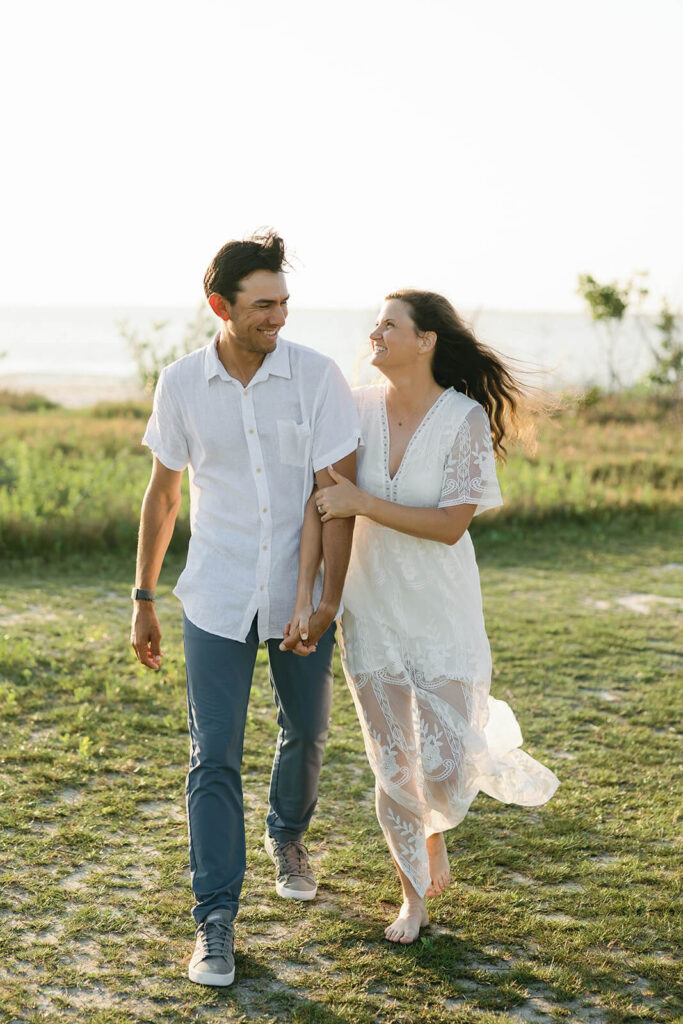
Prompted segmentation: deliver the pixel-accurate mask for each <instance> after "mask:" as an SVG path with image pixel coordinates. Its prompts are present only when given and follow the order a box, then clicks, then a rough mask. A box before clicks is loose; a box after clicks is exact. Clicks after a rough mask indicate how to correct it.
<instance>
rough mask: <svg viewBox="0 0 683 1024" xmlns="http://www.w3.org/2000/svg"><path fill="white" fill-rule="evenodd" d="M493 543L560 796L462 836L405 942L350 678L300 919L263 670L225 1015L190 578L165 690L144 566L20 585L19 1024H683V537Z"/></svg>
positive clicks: (13, 652)
mask: <svg viewBox="0 0 683 1024" xmlns="http://www.w3.org/2000/svg"><path fill="white" fill-rule="evenodd" d="M50 415H52V414H50ZM112 423H113V424H114V425H115V426H116V429H117V430H118V429H120V428H119V421H118V420H113V421H110V424H109V425H110V426H111V424H112ZM89 429H90V428H89ZM121 436H123V435H121ZM105 441H106V436H105V434H103V435H102V438H101V442H102V443H105ZM135 457H137V456H135ZM138 499H139V494H138ZM639 523H640V525H638V524H639ZM643 524H644V525H643ZM475 543H476V545H477V549H478V554H479V561H480V566H481V572H482V584H483V589H484V596H485V612H486V617H487V625H488V630H489V634H490V637H491V645H492V649H493V654H494V663H495V677H494V681H493V688H492V690H493V693H494V695H496V696H499V697H502V698H504V699H506V700H508V701H509V702H510V703H511V705H512V706H513V708H514V709H515V710H516V712H517V715H518V717H519V719H520V722H521V725H522V729H523V732H524V737H525V749H527V750H528V751H529V752H530V753H531V754H533V755H534V756H536V757H538V758H539V759H540V760H542V761H544V762H545V763H546V764H548V765H549V766H550V767H552V768H553V769H554V770H555V771H556V772H557V774H558V775H559V776H560V779H561V781H562V785H561V787H560V789H559V790H558V793H557V794H556V796H555V798H554V799H553V800H552V801H551V802H550V803H549V804H548V805H547V806H546V807H544V808H541V809H524V808H517V807H506V806H503V805H499V804H497V803H496V802H495V801H493V800H490V799H488V798H486V797H484V796H480V797H478V798H477V800H476V801H475V803H474V805H473V808H472V811H471V812H470V814H469V815H468V816H467V818H466V819H465V821H464V822H463V823H462V824H461V826H460V827H459V828H457V829H455V830H453V831H452V832H450V833H449V834H448V847H449V851H450V854H451V863H452V869H453V874H454V882H453V885H452V886H451V887H450V889H449V890H448V891H447V893H446V895H444V896H443V897H442V898H440V899H439V900H433V901H431V914H432V925H431V927H430V928H429V929H428V930H427V931H426V932H424V933H423V936H422V939H421V941H420V942H419V943H416V944H415V945H414V946H411V947H407V948H396V947H394V946H392V945H390V944H388V943H387V942H386V941H385V940H384V939H383V929H384V926H385V924H386V923H387V921H388V919H389V918H390V916H391V915H392V913H393V912H394V911H395V909H396V907H397V903H398V899H399V892H398V887H397V884H396V882H395V879H394V875H393V871H392V868H391V865H390V862H389V859H388V855H387V852H386V849H385V846H384V843H383V840H382V838H381V834H380V830H379V826H378V824H377V822H376V819H375V816H374V809H373V786H372V777H371V773H370V770H369V768H368V766H367V763H366V760H365V756H364V753H363V749H362V741H361V737H360V732H359V728H358V725H357V721H356V717H355V712H354V710H353V707H352V703H351V699H350V696H349V694H348V692H347V690H346V686H345V684H344V682H343V680H342V678H341V675H340V674H339V671H338V665H337V677H336V691H335V703H334V711H333V722H332V730H331V735H330V741H329V745H328V749H327V756H326V762H325V766H324V769H323V775H322V778H321V800H320V805H319V810H318V813H317V814H316V817H315V818H314V823H313V826H312V828H311V830H310V833H309V842H310V846H311V849H312V852H313V856H314V859H315V862H316V866H317V872H318V876H319V880H320V893H319V897H318V899H317V900H316V902H314V903H313V904H310V905H307V906H297V905H292V904H291V903H290V902H286V903H285V902H284V901H282V900H280V899H279V898H278V897H277V896H276V895H275V892H274V885H273V872H272V865H271V863H270V861H269V860H268V858H267V857H266V855H265V853H264V851H263V849H262V845H261V840H262V834H263V819H264V816H265V812H266V802H267V787H268V776H269V765H270V760H271V757H272V751H273V745H274V739H275V734H276V726H275V715H274V709H273V706H272V700H271V696H270V690H269V685H268V679H267V670H266V664H265V661H264V654H263V652H260V657H259V663H258V668H257V673H256V679H255V685H254V689H253V694H252V702H251V706H250V715H249V722H248V732H247V740H246V745H245V758H244V788H245V803H246V818H247V843H248V864H249V866H248V875H247V879H246V882H245V887H244V892H243V905H242V910H241V913H240V917H239V921H238V929H237V947H236V960H237V980H236V983H235V985H234V986H233V987H232V989H230V990H227V991H219V990H211V989H205V988H200V987H198V986H195V985H192V984H191V983H190V982H189V981H187V980H186V978H185V973H184V972H185V966H186V963H187V960H188V958H189V954H190V951H191V948H192V939H193V936H192V923H191V918H190V915H189V910H190V906H191V893H190V891H189V886H188V880H187V847H186V834H185V822H184V808H183V782H184V772H185V763H186V756H187V738H186V726H185V705H184V680H183V666H182V651H181V639H180V621H179V620H180V616H179V609H178V606H177V603H176V602H175V600H174V599H173V598H172V597H171V595H170V587H171V584H172V582H173V581H174V579H175V577H176V575H177V573H178V571H179V568H180V561H179V559H178V557H177V556H175V557H174V556H171V557H170V558H169V560H168V564H167V566H166V568H165V572H164V577H163V581H162V586H161V593H162V597H161V600H160V614H161V619H162V627H163V629H164V645H165V650H166V659H165V663H164V669H163V673H162V675H161V676H156V675H152V674H150V673H146V672H145V670H143V669H142V668H141V667H139V666H137V665H136V664H135V662H134V661H133V659H132V656H131V655H130V653H129V650H128V646H127V630H128V617H129V612H130V607H129V606H130V602H129V600H128V597H127V594H128V589H129V585H130V578H131V572H132V563H133V554H132V550H131V551H130V552H129V553H128V554H127V555H126V556H125V557H122V556H119V555H118V554H117V553H116V551H114V553H113V554H110V555H109V556H108V557H100V556H96V555H93V554H91V555H89V556H87V557H84V558H82V559H72V560H70V561H64V562H62V563H58V564H55V565H49V564H45V562H40V561H36V560H30V559H26V560H25V561H24V562H23V563H16V564H15V566H14V568H12V569H11V570H6V571H5V572H4V573H2V574H1V575H0V588H1V590H0V593H1V594H2V597H1V598H0V644H1V647H0V702H1V704H2V707H3V708H4V715H3V718H4V719H5V724H4V727H3V749H2V754H1V756H0V789H2V800H1V802H0V852H1V860H0V883H1V884H2V897H1V898H0V916H1V917H2V931H1V932H0V949H1V954H2V957H1V963H2V966H1V967H0V1021H2V1022H3V1024H6V1022H10V1021H14V1022H22V1024H37V1022H39V1021H40V1022H45V1021H49V1022H50V1024H61V1022H63V1021H64V1022H67V1021H69V1022H71V1021H82V1020H87V1021H88V1022H93V1024H133V1022H135V1024H139V1022H143V1021H154V1022H157V1021H158V1022H164V1024H165V1022H168V1024H186V1022H195V1021H210V1022H219V1021H220V1022H223V1021H243V1022H263V1024H266V1022H272V1021H291V1022H296V1024H313V1022H321V1024H323V1022H324V1024H342V1022H343V1024H347V1022H348V1024H369V1022H373V1024H374V1022H375V1021H377V1022H383V1024H408V1022H411V1024H412V1022H417V1021H420V1022H427V1024H442V1022H443V1024H445V1022H446V1021H448V1022H455V1024H470V1022H477V1024H494V1022H495V1024H508V1022H512V1021H532V1022H534V1021H538V1022H550V1021H563V1020H566V1021H590V1022H593V1024H602V1022H607V1024H625V1022H631V1021H647V1022H648V1024H650V1022H651V1024H660V1022H673V1021H676V1020H680V1019H681V1014H682V1013H683V1005H682V1004H681V1001H680V1000H679V998H678V995H677V991H676V982H677V974H676V955H677V949H678V948H679V947H680V940H681V936H680V931H679V930H678V931H677V929H680V919H677V917H676V884H677V881H678V878H679V875H678V874H677V867H678V862H677V860H676V854H677V849H676V845H675V841H676V826H675V820H674V818H675V808H674V802H673V800H672V794H673V793H674V785H675V765H676V756H677V745H676V744H677V739H678V737H677V735H676V732H675V722H676V719H677V717H678V719H679V720H680V707H679V709H678V716H677V713H676V707H677V703H676V702H677V690H676V683H677V682H678V683H679V684H680V678H679V676H680V667H681V657H680V651H678V652H677V651H676V649H675V646H674V642H673V637H674V629H675V624H676V618H677V616H679V615H680V610H681V607H683V573H682V572H681V565H680V564H677V563H680V562H681V561H683V559H681V558H680V554H677V553H676V547H675V545H676V543H677V534H676V533H675V531H674V530H673V529H672V528H671V527H670V526H669V527H668V528H667V527H666V526H665V525H663V520H659V519H656V518H653V517H652V516H650V515H646V516H645V517H644V519H642V520H639V521H638V523H636V524H635V526H634V522H633V521H632V519H631V518H629V516H624V517H622V518H613V521H612V522H611V524H610V523H609V522H607V521H603V520H601V519H600V517H598V518H597V519H596V520H595V521H591V522H588V523H584V522H582V521H581V520H580V519H576V518H570V519H569V520H568V521H567V522H566V523H564V524H562V523H561V522H559V521H558V522H556V523H553V524H552V525H551V526H547V525H544V524H543V522H542V520H540V521H536V522H527V523H526V524H524V523H522V525H518V526H517V527H516V528H515V529H512V528H511V527H510V526H506V525H505V523H504V522H502V523H501V522H500V521H499V522H498V523H497V524H496V526H495V528H490V529H489V530H480V531H478V534H477V537H476V538H475ZM679 551H680V549H679ZM18 564H21V565H22V569H21V572H17V568H16V566H17V565H18ZM634 594H636V595H641V596H640V597H639V598H634V597H633V595H634ZM643 595H644V596H643ZM679 704H680V701H679Z"/></svg>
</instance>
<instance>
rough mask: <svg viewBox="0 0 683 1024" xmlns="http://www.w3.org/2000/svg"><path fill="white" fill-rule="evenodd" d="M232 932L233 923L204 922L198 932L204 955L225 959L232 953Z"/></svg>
mask: <svg viewBox="0 0 683 1024" xmlns="http://www.w3.org/2000/svg"><path fill="white" fill-rule="evenodd" d="M232 931H233V924H232V921H227V922H226V921H208V922H207V921H204V922H203V927H201V928H200V929H199V931H198V932H197V936H198V938H199V940H200V942H201V944H202V953H203V955H204V956H205V957H206V956H223V957H224V956H225V955H226V953H228V952H229V951H230V942H231V940H232Z"/></svg>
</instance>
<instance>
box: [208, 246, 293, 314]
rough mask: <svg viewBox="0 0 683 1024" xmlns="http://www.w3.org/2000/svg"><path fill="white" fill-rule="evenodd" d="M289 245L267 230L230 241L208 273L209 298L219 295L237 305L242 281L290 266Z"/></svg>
mask: <svg viewBox="0 0 683 1024" xmlns="http://www.w3.org/2000/svg"><path fill="white" fill-rule="evenodd" d="M288 265H289V264H288V263H287V259H286V257H285V243H284V242H283V241H282V239H281V238H280V236H279V235H278V234H276V232H275V231H273V230H270V229H269V230H267V231H263V232H261V233H257V234H254V235H252V236H251V238H246V239H245V240H244V241H242V242H239V241H237V242H227V243H226V244H225V245H224V246H223V248H222V249H219V251H218V252H217V253H216V255H215V256H214V258H213V259H212V260H211V263H210V264H209V267H208V269H207V271H206V273H205V274H204V291H205V293H206V297H207V299H208V297H209V295H211V293H212V292H216V293H217V294H218V295H222V297H223V298H224V299H225V300H226V301H227V302H235V301H236V299H237V293H238V291H239V290H240V282H241V281H243V280H244V278H245V277H248V276H249V274H253V273H254V271H255V270H270V271H272V272H273V273H274V274H278V273H280V272H281V271H284V268H285V267H286V266H288Z"/></svg>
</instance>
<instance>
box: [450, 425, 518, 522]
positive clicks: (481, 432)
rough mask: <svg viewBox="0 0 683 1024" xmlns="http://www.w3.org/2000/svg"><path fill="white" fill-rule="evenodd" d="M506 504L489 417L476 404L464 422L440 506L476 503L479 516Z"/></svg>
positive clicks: (451, 460)
mask: <svg viewBox="0 0 683 1024" xmlns="http://www.w3.org/2000/svg"><path fill="white" fill-rule="evenodd" d="M502 504H503V498H502V496H501V493H500V487H499V486H498V480H497V478H496V462H495V458H494V455H493V442H492V441H491V425H490V423H489V418H488V416H487V415H486V413H485V411H484V409H483V408H482V407H481V406H480V405H475V406H473V407H472V408H471V409H470V411H469V412H468V414H467V416H466V417H465V419H464V420H463V421H462V423H461V424H460V427H459V428H458V432H457V434H456V435H455V441H454V442H453V447H452V448H451V450H450V452H449V454H448V458H447V459H446V465H445V467H444V478H443V487H442V488H441V497H440V499H439V508H448V507H450V506H451V505H476V506H477V508H476V510H475V513H474V514H475V516H478V515H479V513H480V512H484V511H485V510H486V509H487V508H496V507H497V506H498V505H502Z"/></svg>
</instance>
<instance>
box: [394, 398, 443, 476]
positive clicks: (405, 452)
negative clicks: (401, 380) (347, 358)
mask: <svg viewBox="0 0 683 1024" xmlns="http://www.w3.org/2000/svg"><path fill="white" fill-rule="evenodd" d="M452 390H453V389H452V388H446V389H445V390H444V391H442V392H441V394H440V395H439V397H438V398H436V399H435V400H434V401H433V402H432V404H431V405H430V406H429V408H428V409H427V412H426V413H425V414H424V416H423V417H422V419H421V420H420V422H419V423H418V425H417V426H416V427H415V430H414V431H413V433H412V434H411V435H410V438H409V440H408V444H407V445H406V446H405V448H404V449H403V455H402V456H401V461H400V462H399V464H398V466H397V467H396V472H395V473H394V475H393V476H392V475H391V471H390V463H391V431H390V430H389V413H388V412H387V389H386V387H383V388H382V420H383V423H382V426H383V430H382V435H383V440H384V472H385V476H386V479H387V480H388V481H389V484H390V485H391V486H392V487H393V485H394V484H395V483H396V481H397V480H398V478H399V476H400V474H401V470H402V469H403V466H404V463H405V461H406V456H407V455H408V452H409V451H410V449H411V447H412V444H413V441H414V440H415V438H416V437H417V435H418V434H419V433H420V431H421V430H422V428H423V427H424V426H425V424H426V423H427V421H428V420H430V419H431V418H432V414H433V413H434V412H435V410H436V407H437V405H439V403H440V402H441V400H442V399H443V397H444V395H447V394H448V393H449V391H452Z"/></svg>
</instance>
